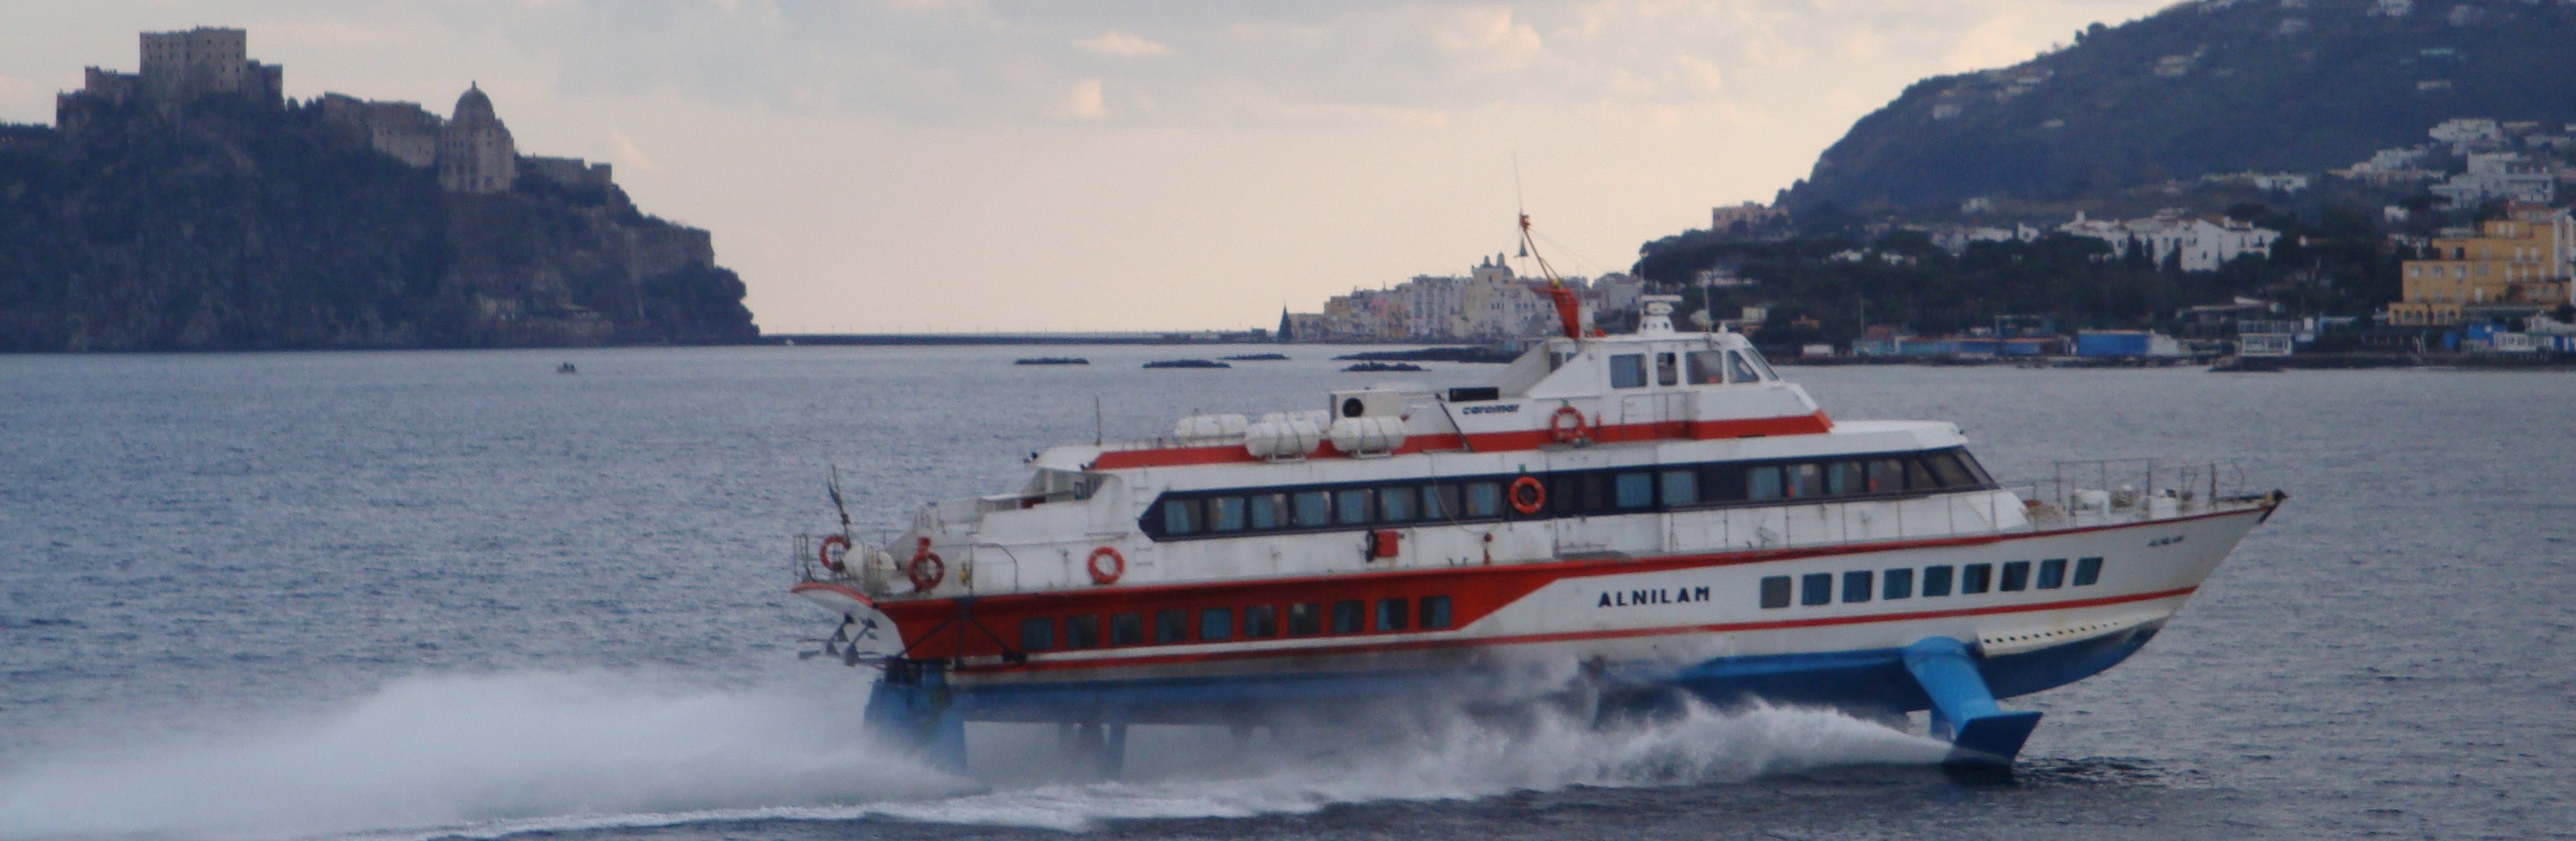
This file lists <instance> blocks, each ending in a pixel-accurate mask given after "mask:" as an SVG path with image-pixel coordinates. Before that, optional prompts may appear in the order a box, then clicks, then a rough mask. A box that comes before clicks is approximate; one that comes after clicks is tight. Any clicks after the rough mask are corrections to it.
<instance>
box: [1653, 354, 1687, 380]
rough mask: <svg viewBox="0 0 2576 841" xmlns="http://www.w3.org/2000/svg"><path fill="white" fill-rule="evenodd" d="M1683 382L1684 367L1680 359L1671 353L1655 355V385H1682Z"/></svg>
mask: <svg viewBox="0 0 2576 841" xmlns="http://www.w3.org/2000/svg"><path fill="white" fill-rule="evenodd" d="M1681 382H1682V366H1681V364H1680V362H1679V361H1678V358H1677V357H1675V356H1674V355H1672V354H1669V353H1658V354H1655V383H1656V384H1657V385H1680V384H1681Z"/></svg>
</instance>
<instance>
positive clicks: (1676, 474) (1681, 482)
mask: <svg viewBox="0 0 2576 841" xmlns="http://www.w3.org/2000/svg"><path fill="white" fill-rule="evenodd" d="M1663 492H1664V504H1665V505H1695V504H1697V503H1698V502H1699V473H1698V471H1693V470H1666V471H1664V481H1663Z"/></svg>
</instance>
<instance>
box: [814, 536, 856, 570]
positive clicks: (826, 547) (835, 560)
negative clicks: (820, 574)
mask: <svg viewBox="0 0 2576 841" xmlns="http://www.w3.org/2000/svg"><path fill="white" fill-rule="evenodd" d="M833 547H839V548H840V550H841V554H838V555H836V554H833V553H832V549H833ZM849 551H850V539H849V538H848V537H844V536H842V535H837V534H836V535H832V536H830V537H826V538H823V548H822V550H821V551H819V552H817V553H816V554H817V555H819V556H821V558H822V560H823V568H824V569H828V570H831V571H833V572H840V571H841V570H842V568H843V565H842V563H841V558H842V557H843V556H844V555H847V554H848V553H849Z"/></svg>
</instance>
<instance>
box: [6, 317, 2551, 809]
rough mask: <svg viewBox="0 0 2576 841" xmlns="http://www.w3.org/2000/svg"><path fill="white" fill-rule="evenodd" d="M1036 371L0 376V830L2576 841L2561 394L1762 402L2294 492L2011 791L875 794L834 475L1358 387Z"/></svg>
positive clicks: (1172, 766) (1281, 366)
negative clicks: (2176, 467)
mask: <svg viewBox="0 0 2576 841" xmlns="http://www.w3.org/2000/svg"><path fill="white" fill-rule="evenodd" d="M1047 352H1051V353H1052V352H1059V351H1056V350H1049V351H1047ZM1074 352H1075V353H1077V354H1079V355H1085V356H1089V357H1091V359H1092V360H1093V362H1095V363H1096V364H1094V365H1092V366H1089V367H1082V368H1019V367H1014V366H1011V365H1010V364H1009V361H1010V359H1011V358H1012V357H1014V356H1018V355H1026V352H1024V351H1022V350H1019V349H1010V348H963V349H956V348H949V349H857V348H758V349H750V348H737V349H703V350H603V351H538V352H466V353H377V354H269V355H204V356H46V357H0V841H17V840H18V839H39V838H72V837H151V838H183V839H184V838H248V839H273V838H300V837H335V838H348V837H354V838H383V839H426V838H445V837H464V838H500V837H510V836H539V835H542V836H547V837H566V836H569V837H574V838H607V837H617V838H671V839H684V840H685V841H697V839H714V838H807V837H813V838H835V839H837V838H850V837H861V838H879V837H883V838H913V837H920V838H933V837H938V838H948V837H958V836H960V835H969V836H987V837H1024V836H1049V835H1056V834H1059V833H1063V832H1068V831H1070V832H1084V833H1090V834H1095V835H1106V836H1113V837H1122V838H1123V837H1137V838H1198V837H1214V836H1226V837H1261V838H1315V837H1346V836H1354V835H1357V836H1378V837H1388V836H1400V837H1426V836H1429V837H1476V838H1533V839H1535V838H1596V837H1613V836H1633V837H1673V838H1684V837H1687V838H1705V837H1945V836H1948V837H1993V836H1998V835H2004V834H2012V835H2018V836H2038V837H2070V838H2074V837H2081V838H2100V837H2137V838H2160V837H2177V836H2194V837H2208V836H2220V837H2242V836H2318V835H2332V836H2365V835H2390V836H2413V837H2423V836H2443V837H2478V836H2486V837H2499V838H2527V837H2548V836H2559V837H2566V836H2571V835H2576V808H2571V805H2570V802H2569V794H2568V793H2567V792H2568V791H2569V790H2570V789H2576V771H2571V769H2570V765H2571V764H2576V701H2571V699H2576V652H2571V648H2570V647H2571V645H2576V635H2571V634H2570V633H2569V631H2570V629H2571V627H2576V619H2571V617H2570V606H2569V605H2570V602H2569V599H2568V597H2567V596H2566V594H2567V593H2570V592H2576V564H2571V558H2576V544H2571V543H2570V539H2571V538H2576V525H2571V517H2576V503H2571V502H2570V494H2569V489H2570V487H2571V485H2576V442H2571V441H2570V440H2569V436H2568V434H2567V432H2566V431H2565V430H2566V426H2567V419H2569V418H2576V379H2571V378H2569V377H2568V376H2566V375H2563V374H2495V373H2465V372H2417V371H2383V372H2315V373H2297V374H2255V375H2220V374H2207V373H2202V372H2198V371H2190V370H2150V371H2029V370H2014V369H1936V368H1844V369H1790V370H1789V371H1788V373H1789V374H1790V375H1791V376H1792V377H1794V378H1796V379H1799V380H1800V381H1802V382H1804V383H1805V384H1806V385H1807V386H1808V388H1809V389H1810V390H1811V391H1813V392H1814V393H1815V394H1816V396H1817V398H1818V399H1819V400H1820V401H1821V402H1823V403H1824V404H1825V406H1826V409H1827V410H1828V411H1829V412H1831V413H1833V414H1834V415H1835V416H1836V417H1842V418H1880V417H1889V418H1931V419H1944V420H1955V421H1958V422H1959V423H1960V424H1961V425H1962V426H1963V427H1965V428H1966V430H1967V431H1968V433H1969V435H1970V436H1971V437H1972V438H1973V439H1974V440H1976V441H1977V442H1978V452H1979V453H1980V455H1981V457H1983V458H1984V459H1985V461H1986V462H1987V464H1988V466H1989V467H1991V468H1993V469H1994V470H1995V472H1996V473H1997V474H1999V475H2000V476H2002V477H2005V478H2006V479H2007V481H2011V480H2013V479H2016V478H2019V479H2030V478H2045V477H2046V475H2047V473H2048V471H2049V469H2050V468H2049V464H2050V462H2052V461H2054V460H2058V459H2076V458H2100V457H2111V456H2131V455H2158V456H2172V457H2179V458H2190V457H2206V456H2233V457H2236V458H2237V459H2238V460H2239V461H2240V462H2241V463H2242V464H2243V465H2244V467H2245V470H2246V472H2247V473H2248V474H2249V477H2250V478H2251V479H2252V480H2254V481H2255V482H2256V483H2257V486H2258V487H2261V488H2269V487H2280V488H2283V489H2285V490H2288V491H2289V492H2290V493H2291V495H2292V500H2291V503H2290V505H2289V506H2288V507H2287V508H2286V509H2284V511H2283V513H2282V514H2281V515H2280V516H2278V517H2276V518H2274V519H2273V521H2272V523H2271V524H2270V525H2267V526H2265V527H2263V528H2262V529H2259V530H2257V531H2256V532H2255V533H2254V535H2253V536H2252V537H2251V538H2249V539H2248V540H2247V541H2246V543H2245V545H2244V546H2243V547H2242V548H2240V549H2239V550H2238V552H2237V554H2236V557H2235V558H2234V560H2232V561H2231V562H2230V563H2229V564H2228V565H2227V566H2225V567H2222V568H2221V569H2220V571H2219V573H2218V574H2217V575H2216V576H2215V577H2214V578H2212V579H2211V581H2210V582H2209V584H2208V585H2207V586H2206V587H2205V588H2204V589H2203V590H2202V591H2201V593H2200V595H2199V596H2198V597H2197V598H2195V599H2194V601H2193V602H2192V604H2191V606H2190V607H2189V608H2187V609H2186V610H2185V611H2184V612H2183V613H2182V614H2181V615H2180V616H2179V617H2177V618H2176V619H2175V620H2174V622H2173V623H2172V624H2171V625H2170V626H2169V627H2168V629H2167V630H2166V631H2165V633H2164V634H2163V635H2161V636H2159V637H2158V638H2157V640H2156V641H2155V642H2154V643H2153V644H2152V645H2150V646H2148V647H2147V649H2146V650H2145V651H2144V652H2142V653H2141V654H2140V655H2139V656H2137V657H2136V658H2134V659H2132V660H2131V661H2130V662H2129V663H2127V664H2125V665H2123V666H2121V667H2119V668H2117V669H2114V670H2112V671H2111V672H2109V673H2107V674H2105V675H2102V676H2100V677H2097V678H2094V679H2092V680H2089V681H2086V682H2083V683H2079V684H2077V685H2074V686H2071V687H2066V688H2063V689H2059V690H2055V691H2052V692H2049V693H2044V694H2042V695H2039V696H2034V697H2031V698H2025V699H2020V700H2017V701H2013V702H2010V705H2012V706H2016V707H2025V708H2031V709H2040V710H2044V711H2046V712H2047V713H2048V719H2047V721H2046V722H2045V723H2043V724H2042V726H2041V727H2040V730H2039V732H2038V734H2037V735H2036V736H2034V738H2033V740H2032V743H2031V746H2030V749H2029V752H2028V753H2027V754H2025V760H2024V769H2025V773H2024V774H2023V775H2022V778H2021V780H2020V782H2018V783H2016V784H2014V785H2009V786H1969V785H1962V784H1957V783H1952V782H1950V781H1947V780H1945V779H1944V778H1943V777H1942V776H1941V775H1940V774H1939V773H1938V772H1937V771H1935V770H1934V769H1933V768H1932V767H1931V763H1932V762H1933V761H1935V760H1937V758H1938V757H1939V755H1940V752H1941V751H1940V746H1939V745H1938V744H1936V743H1933V742H1930V741H1928V740H1925V739H1923V738H1921V737H1920V736H1917V735H1912V734H1910V733H1908V732H1903V731H1900V730H1898V729H1892V728H1891V727H1890V726H1888V725H1887V724H1885V723H1880V722H1872V721H1863V720H1857V719H1853V718H1849V717H1845V716H1842V715H1838V714H1835V713H1830V712H1823V711H1815V710H1803V709H1788V708H1756V709H1749V710H1735V711H1724V712H1721V711H1715V710H1707V709H1691V710H1688V711H1687V712H1686V713H1685V714H1683V715H1681V716H1678V717H1675V718H1671V719H1667V720H1660V721H1651V722H1637V723H1632V724H1628V725H1623V726H1621V727H1617V728H1612V729H1609V730H1606V731H1605V730H1596V729H1593V728H1591V727H1589V726H1588V725H1587V726H1575V725H1574V724H1573V723H1572V722H1569V721H1562V720H1557V719H1554V718H1552V717H1549V716H1547V715H1540V716H1537V717H1536V718H1534V719H1530V720H1525V721H1522V722H1520V723H1518V724H1517V725H1516V726H1512V727H1499V726H1496V725H1494V724H1493V723H1491V722H1488V721H1484V720H1481V719H1476V718H1470V717H1466V716H1455V715H1444V714H1441V713H1439V712H1438V711H1436V710H1431V711H1420V714H1418V715H1413V716H1407V717H1403V720H1401V721H1394V720H1391V721H1390V722H1389V723H1388V725H1387V726H1386V727H1383V728H1377V729H1369V730H1362V731H1354V732H1311V731H1307V732H1289V733H1286V734H1284V735H1280V734H1266V733H1265V734H1264V735H1262V736H1260V737H1257V738H1255V739H1254V740H1253V741H1251V742H1250V743H1245V744H1238V743H1236V742H1235V741H1234V740H1233V739H1232V738H1231V737H1230V736H1228V735H1227V734H1225V733H1223V732H1221V731H1220V732H1214V733H1210V732H1204V731H1200V730H1194V729H1189V728H1140V729H1139V730H1138V731H1137V732H1136V734H1135V735H1134V737H1133V741H1132V742H1131V745H1132V750H1133V754H1134V756H1133V759H1132V760H1131V763H1130V771H1131V774H1130V775H1129V777H1128V779H1126V780H1124V781H1120V782H1106V783H1105V782H1098V781H1093V780H1088V779H1083V778H1081V777H1079V776H1076V775H1072V774H1069V773H1064V772H1061V771H1060V770H1058V769H1055V768H1054V767H1053V763H1052V757H1053V756H1054V754H1053V753H1052V739H1053V733H1052V731H1047V730H1040V729H1037V728H1012V727H994V728H979V729H976V730H974V731H972V732H971V734H970V739H971V740H972V744H971V745H970V752H971V753H972V755H973V758H974V760H975V761H976V763H977V765H978V767H981V768H989V769H995V770H994V771H992V772H989V773H987V774H986V775H985V779H982V780H965V779H958V778H953V777H948V776H945V775H942V774H939V773H937V772H935V771H931V770H928V769H924V768H919V767H914V766H911V765H908V764H906V763H902V762H899V761H890V760H889V759H887V758H886V755H885V753H884V752H883V751H879V750H876V749H875V748H873V747H872V746H871V745H869V744H867V742H866V741H865V740H864V739H863V738H862V737H861V736H860V735H859V734H857V733H856V731H855V728H854V725H855V723H856V721H857V719H858V706H859V703H860V701H861V700H862V699H863V697H864V685H865V683H864V681H865V677H864V672H863V670H853V669H847V668H843V667H841V666H838V665H836V664H827V661H824V660H813V661H799V660H797V659H796V658H795V656H794V652H795V651H796V650H798V648H799V647H800V645H799V643H798V642H797V640H798V639H799V638H805V637H812V636H816V635H818V634H820V633H824V632H828V630H829V622H828V621H826V620H827V618H826V617H825V616H823V615H822V613H821V611H819V610H817V609H815V608H812V607H811V606H808V605H805V604H803V603H801V602H799V601H793V600H791V599H789V598H788V597H786V596H785V594H784V586H785V584H786V583H787V580H788V576H789V573H790V566H789V560H788V558H787V538H786V536H787V535H788V534H791V533H794V532H797V531H820V530H823V529H824V528H826V527H827V526H828V525H829V523H830V520H829V518H828V516H827V512H828V503H827V502H826V501H825V500H824V498H823V495H822V493H821V487H822V479H823V476H824V472H825V468H826V466H827V465H831V464H837V465H839V466H840V468H841V471H842V475H843V477H844V481H845V483H847V485H848V486H849V490H850V491H851V497H852V498H851V504H852V508H853V513H854V514H855V515H857V516H858V517H860V518H861V519H862V520H874V521H876V522H878V523H891V522H894V521H896V520H897V519H898V518H900V517H902V516H904V515H906V514H907V513H908V511H909V509H910V508H911V507H912V506H914V505H917V504H919V503H920V502H922V501H924V500H928V499H933V498H940V497H949V496H957V495H964V494H970V493H980V492H989V491H992V490H996V489H1001V488H1005V487H1009V486H1011V485H1013V484H1014V483H1016V481H1017V480H1018V478H1019V475H1020V474H1019V471H1020V466H1019V459H1020V458H1021V457H1022V456H1024V455H1025V454H1026V453H1027V452H1028V451H1030V450H1032V449H1035V448H1038V447H1040V446H1043V445H1045V444H1048V443H1053V442H1062V441H1075V440H1088V439H1089V438H1090V437H1091V436H1092V435H1093V434H1094V430H1095V420H1094V419H1095V408H1094V407H1095V405H1096V406H1097V407H1098V412H1099V414H1098V417H1099V419H1100V420H1099V421H1098V423H1099V425H1100V427H1103V428H1105V430H1106V432H1107V434H1108V435H1110V436H1111V437H1121V436H1136V435H1150V434H1154V433H1156V432H1159V431H1162V430H1163V429H1165V428H1167V427H1168V424H1169V422H1170V420H1171V419H1172V418H1174V417H1176V416H1178V415H1181V414H1186V413H1189V412H1191V411H1193V410H1211V411H1213V410H1227V411H1240V410H1250V411H1262V410H1271V409H1288V408H1306V407H1307V406H1309V405H1311V404H1317V403H1319V401H1320V399H1321V393H1322V392H1323V391H1324V390H1325V389H1328V388H1334V387H1348V386H1352V385H1357V384H1362V383H1366V382H1371V381H1376V380H1377V379H1379V378H1380V377H1382V376H1383V375H1358V374H1343V373H1339V372H1337V371H1336V370H1335V369H1336V368H1338V367H1339V364H1340V363H1333V362H1329V361H1327V360H1326V359H1325V358H1324V357H1325V356H1327V355H1328V352H1327V351H1325V350H1322V349H1318V348H1311V347H1297V348H1290V349H1288V352H1289V353H1290V355H1292V356H1295V357H1297V359H1295V360H1294V361H1291V362H1283V363H1260V362H1251V363H1238V364H1237V366H1236V367H1235V368H1234V369H1232V370H1208V371H1198V370H1159V371H1144V370H1140V369H1139V368H1138V367H1137V366H1138V364H1139V363H1141V362H1143V361H1145V360H1148V359H1153V358H1159V357H1162V356H1170V355H1180V352H1175V351H1173V350H1171V349H1154V348H1134V347H1118V348H1081V349H1078V350H1076V351H1074ZM565 360H571V361H574V362H576V363H577V364H578V365H579V367H580V370H581V373H580V374H578V375H575V376H558V375H556V374H554V373H552V372H553V369H554V366H555V364H556V363H557V362H560V361H565ZM1491 370H1493V369H1491V368H1480V367H1465V366H1434V370H1432V371H1430V372H1428V373H1425V374H1421V375H1415V376H1418V377H1419V378H1420V379H1422V380H1423V381H1426V382H1429V383H1432V384H1434V385H1442V386H1446V385H1452V384H1467V383H1471V382H1473V381H1474V380H1475V379H1476V378H1478V377H1479V376H1481V375H1482V374H1484V373H1485V372H1489V371H1491ZM1095 399H1096V400H1097V403H1095Z"/></svg>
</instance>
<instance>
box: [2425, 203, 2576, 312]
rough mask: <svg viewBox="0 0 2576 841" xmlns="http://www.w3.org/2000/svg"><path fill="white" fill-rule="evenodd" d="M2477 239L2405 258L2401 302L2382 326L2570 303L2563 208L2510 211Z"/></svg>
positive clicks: (2574, 253)
mask: <svg viewBox="0 0 2576 841" xmlns="http://www.w3.org/2000/svg"><path fill="white" fill-rule="evenodd" d="M2478 233H2479V234H2480V235H2479V236H2474V237H2456V238H2441V239H2436V240H2433V259H2429V260H2408V261H2406V264H2405V269H2404V270H2403V272H2404V273H2403V274H2402V275H2400V280H2401V282H2402V283H2403V292H2402V294H2401V299H2400V300H2399V301H2398V302H2396V303H2393V304H2389V305H2388V312H2387V323H2388V324H2391V325H2395V326H2401V327H2417V326H2438V325H2447V324H2458V323H2460V321H2461V319H2462V318H2463V316H2464V314H2465V312H2466V311H2468V310H2478V309H2488V310H2530V311H2538V310H2540V309H2545V308H2548V307H2555V306H2558V305H2560V304H2565V303H2569V298H2568V283H2569V274H2570V269H2571V267H2576V223H2571V222H2570V221H2569V219H2568V216H2567V214H2566V213H2565V212H2564V211H2545V210H2544V211H2541V212H2521V213H2516V214H2515V218H2511V219H2496V220H2491V221H2488V222H2486V223H2484V224H2482V225H2481V226H2480V230H2479V232H2478Z"/></svg>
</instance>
